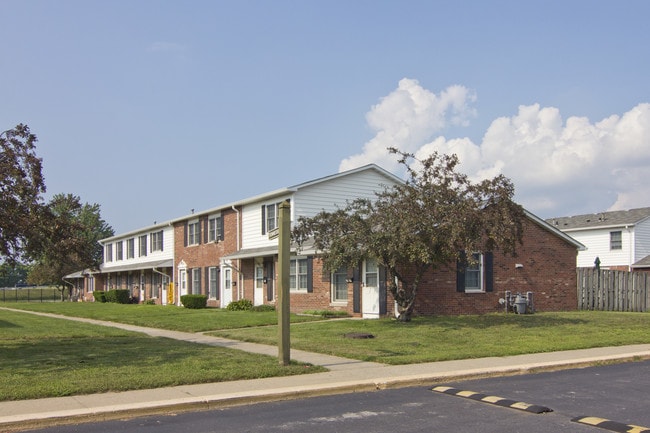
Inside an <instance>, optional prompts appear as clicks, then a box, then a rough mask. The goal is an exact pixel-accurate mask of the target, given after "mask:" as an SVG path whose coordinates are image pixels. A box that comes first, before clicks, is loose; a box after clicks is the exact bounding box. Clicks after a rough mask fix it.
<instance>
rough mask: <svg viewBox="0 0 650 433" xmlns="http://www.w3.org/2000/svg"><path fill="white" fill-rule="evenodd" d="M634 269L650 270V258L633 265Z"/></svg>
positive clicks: (647, 257)
mask: <svg viewBox="0 0 650 433" xmlns="http://www.w3.org/2000/svg"><path fill="white" fill-rule="evenodd" d="M632 268H650V256H645V257H644V258H642V259H641V260H639V261H638V262H636V263H635V264H633V265H632Z"/></svg>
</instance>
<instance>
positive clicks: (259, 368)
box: [0, 310, 325, 400]
mask: <svg viewBox="0 0 650 433" xmlns="http://www.w3.org/2000/svg"><path fill="white" fill-rule="evenodd" d="M0 359H2V363H0V378H2V379H1V385H0V400H22V399H32V398H44V397H61V396H68V395H77V394H88V393H97V392H108V391H127V390H134V389H148V388H159V387H165V386H175V385H184V384H197V383H209V382H222V381H231V380H240V379H256V378H263V377H274V376H288V375H295V374H304V373H313V372H320V371H325V369H324V368H322V367H318V366H308V365H305V364H298V363H293V364H292V365H289V366H286V367H283V366H280V365H279V363H278V360H277V358H274V357H270V356H263V355H257V354H250V353H246V352H242V351H238V350H232V349H227V348H221V347H211V346H204V345H200V344H194V343H186V342H182V341H176V340H171V339H166V338H153V337H148V336H145V335H142V334H139V333H133V332H127V331H123V330H119V329H116V328H110V327H103V326H97V325H90V324H84V323H78V322H72V321H68V320H65V319H56V318H48V317H41V316H34V315H31V314H24V313H19V312H11V311H6V310H0Z"/></svg>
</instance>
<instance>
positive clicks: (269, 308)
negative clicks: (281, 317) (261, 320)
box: [251, 304, 275, 313]
mask: <svg viewBox="0 0 650 433" xmlns="http://www.w3.org/2000/svg"><path fill="white" fill-rule="evenodd" d="M251 311H255V312H258V313H261V312H264V311H275V307H274V306H273V305H269V304H262V305H255V306H254V307H252V308H251Z"/></svg>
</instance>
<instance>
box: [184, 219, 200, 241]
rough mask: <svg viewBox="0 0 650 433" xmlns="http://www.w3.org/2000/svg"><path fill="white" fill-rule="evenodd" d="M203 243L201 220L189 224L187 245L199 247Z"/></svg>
mask: <svg viewBox="0 0 650 433" xmlns="http://www.w3.org/2000/svg"><path fill="white" fill-rule="evenodd" d="M200 242H201V225H200V223H199V220H196V221H192V222H190V223H187V245H198V244H199V243H200Z"/></svg>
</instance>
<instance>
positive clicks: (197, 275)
mask: <svg viewBox="0 0 650 433" xmlns="http://www.w3.org/2000/svg"><path fill="white" fill-rule="evenodd" d="M190 294H193V295H200V294H201V268H194V269H192V290H191V293H190Z"/></svg>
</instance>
